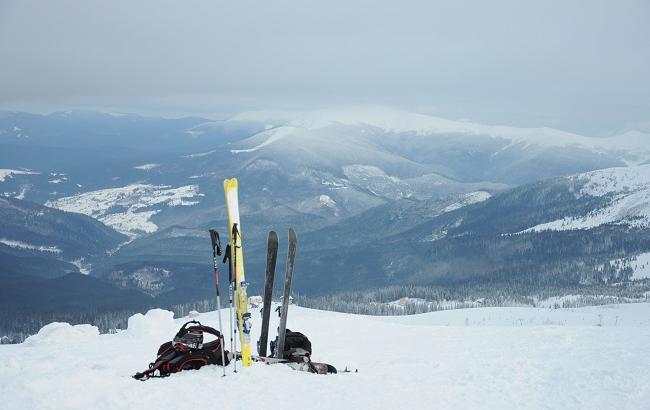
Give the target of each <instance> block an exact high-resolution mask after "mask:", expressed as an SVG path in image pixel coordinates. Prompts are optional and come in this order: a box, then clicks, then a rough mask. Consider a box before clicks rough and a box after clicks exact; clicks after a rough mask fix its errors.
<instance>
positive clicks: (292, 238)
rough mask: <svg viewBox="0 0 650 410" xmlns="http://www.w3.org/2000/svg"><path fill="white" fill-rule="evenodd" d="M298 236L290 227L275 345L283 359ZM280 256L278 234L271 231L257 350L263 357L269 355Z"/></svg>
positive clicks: (278, 354)
mask: <svg viewBox="0 0 650 410" xmlns="http://www.w3.org/2000/svg"><path fill="white" fill-rule="evenodd" d="M296 246H297V237H296V231H294V229H293V228H290V229H289V249H288V252H287V267H286V272H285V276H284V292H283V298H282V309H281V311H280V313H281V315H280V326H279V327H278V343H277V346H275V353H276V357H277V358H278V359H282V358H283V357H282V355H283V353H284V337H285V334H286V328H287V313H288V312H289V299H290V297H291V279H292V277H293V266H294V261H295V259H296ZM277 256H278V235H277V234H276V233H275V232H274V231H271V232H269V237H268V244H267V255H266V283H265V286H264V305H263V307H262V330H261V333H260V340H259V341H258V347H257V351H258V353H259V355H260V356H261V357H265V356H266V355H267V344H268V335H269V321H270V317H271V299H272V297H273V280H274V277H275V264H276V261H277Z"/></svg>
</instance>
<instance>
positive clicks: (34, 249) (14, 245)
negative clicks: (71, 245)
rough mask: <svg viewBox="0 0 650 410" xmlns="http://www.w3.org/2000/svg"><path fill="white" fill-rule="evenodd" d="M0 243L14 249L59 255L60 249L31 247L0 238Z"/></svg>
mask: <svg viewBox="0 0 650 410" xmlns="http://www.w3.org/2000/svg"><path fill="white" fill-rule="evenodd" d="M0 243H1V244H3V245H7V246H9V247H10V248H14V249H28V250H33V251H39V252H50V253H61V249H59V248H57V247H56V246H43V245H31V244H29V243H25V242H21V241H15V240H11V239H6V238H0Z"/></svg>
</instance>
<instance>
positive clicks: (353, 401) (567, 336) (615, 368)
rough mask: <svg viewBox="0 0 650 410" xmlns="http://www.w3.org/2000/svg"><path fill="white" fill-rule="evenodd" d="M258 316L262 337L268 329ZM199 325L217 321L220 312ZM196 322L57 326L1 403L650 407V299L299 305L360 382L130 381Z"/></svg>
mask: <svg viewBox="0 0 650 410" xmlns="http://www.w3.org/2000/svg"><path fill="white" fill-rule="evenodd" d="M225 312H226V311H224V313H225ZM254 318H255V319H256V322H255V328H254V329H255V332H254V335H253V340H257V338H258V335H257V333H256V332H257V331H258V330H259V325H260V321H261V320H258V319H259V315H257V313H256V314H255V315H254ZM198 319H199V320H201V321H202V322H203V323H204V324H207V325H211V326H216V325H217V316H216V313H215V312H209V313H204V314H201V315H200V316H199V318H198ZM224 319H227V314H225V315H224ZM184 320H185V319H176V320H174V319H172V315H171V313H169V312H166V311H162V310H153V311H150V312H149V313H147V315H144V316H143V315H135V316H134V317H132V318H131V319H130V321H129V329H128V330H126V331H123V332H121V333H118V334H115V335H99V334H98V332H97V329H96V328H94V327H92V326H88V325H79V326H69V325H66V324H51V325H48V326H46V327H44V328H43V329H42V330H41V331H40V332H39V334H38V335H36V336H33V337H31V338H29V339H28V340H27V341H26V342H25V343H23V344H21V345H5V346H0V397H2V406H0V407H3V408H7V409H18V408H21V409H23V408H24V409H31V408H38V409H68V408H75V409H89V408H93V409H129V408H133V409H136V408H137V409H143V408H164V409H175V408H183V407H185V406H192V407H200V408H207V407H214V408H224V409H251V408H253V409H266V408H269V409H270V408H291V409H295V408H309V409H341V408H343V409H366V408H367V409H407V408H410V409H413V408H444V409H449V408H452V409H467V408H489V409H509V408H533V409H538V408H554V409H556V408H567V409H569V408H570V409H574V408H584V409H612V408H617V409H621V408H629V409H637V408H648V403H650V383H649V382H648V375H649V374H650V342H649V341H650V303H638V304H627V305H610V306H600V307H589V308H580V309H541V308H477V309H465V310H453V311H444V312H434V313H427V314H422V315H414V316H407V317H405V316H400V317H369V316H356V315H349V314H341V313H333V312H324V311H317V310H310V309H305V308H299V307H295V306H293V307H292V308H291V310H290V313H289V325H288V326H289V328H291V329H292V330H299V331H301V332H303V333H305V334H306V335H307V336H309V338H310V340H311V341H312V346H313V349H314V355H313V356H314V360H315V361H323V362H328V363H332V364H334V365H335V366H337V367H338V368H339V369H340V370H342V369H344V368H345V367H346V366H348V368H350V369H353V370H354V369H359V372H358V373H340V374H338V375H327V376H318V375H312V374H308V373H301V372H295V371H293V370H291V369H289V368H288V367H286V366H283V365H273V366H266V365H262V364H258V363H254V364H253V366H252V368H249V369H243V370H240V371H239V372H238V373H237V374H233V373H232V368H229V369H228V372H227V377H225V378H222V377H221V368H219V367H217V366H209V367H205V368H203V369H201V370H198V371H188V372H183V373H180V374H176V375H172V376H171V377H169V378H165V379H151V380H148V381H146V382H139V381H136V380H133V379H132V378H130V376H131V375H132V374H134V373H135V372H136V371H141V370H144V369H145V368H146V367H147V364H148V363H149V362H150V361H152V360H153V359H154V356H155V352H156V350H157V348H158V346H159V345H160V344H161V343H163V342H164V341H166V340H169V339H170V338H171V337H172V336H173V335H174V334H175V332H176V331H177V330H178V327H179V326H180V324H182V323H183V321H184ZM226 323H227V320H226ZM271 328H272V329H273V328H275V324H274V323H272V326H271ZM239 365H240V363H238V366H239Z"/></svg>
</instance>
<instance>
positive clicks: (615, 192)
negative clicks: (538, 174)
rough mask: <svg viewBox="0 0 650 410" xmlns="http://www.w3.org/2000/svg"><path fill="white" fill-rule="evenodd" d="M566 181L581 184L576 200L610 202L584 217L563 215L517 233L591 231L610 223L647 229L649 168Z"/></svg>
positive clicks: (614, 170)
mask: <svg viewBox="0 0 650 410" xmlns="http://www.w3.org/2000/svg"><path fill="white" fill-rule="evenodd" d="M569 178H571V179H572V180H574V181H575V182H577V183H580V184H583V185H582V188H581V189H580V191H579V192H578V193H577V196H578V197H584V196H587V195H588V196H592V197H611V200H609V201H608V202H607V204H606V205H605V206H603V207H600V208H597V209H594V210H592V211H590V212H588V213H587V214H586V215H582V216H577V217H574V216H571V217H570V216H567V217H564V218H562V219H559V220H555V221H551V222H546V223H543V224H539V225H536V226H533V227H531V228H528V229H526V230H523V231H522V232H520V233H526V232H541V231H565V230H574V229H592V228H595V227H598V226H601V225H604V224H610V223H617V224H624V225H627V226H632V227H642V228H648V227H650V165H641V166H634V167H628V168H608V169H604V170H598V171H592V172H587V173H584V174H579V175H576V176H573V177H569Z"/></svg>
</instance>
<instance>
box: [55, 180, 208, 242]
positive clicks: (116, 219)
mask: <svg viewBox="0 0 650 410" xmlns="http://www.w3.org/2000/svg"><path fill="white" fill-rule="evenodd" d="M199 196H202V194H200V193H199V187H198V185H186V186H181V187H178V188H172V187H171V186H167V185H149V184H131V185H127V186H124V187H119V188H107V189H100V190H98V191H90V192H84V193H81V194H77V195H74V196H69V197H63V198H59V199H57V200H54V201H48V202H47V203H46V204H45V205H46V206H50V207H53V208H58V209H61V210H64V211H68V212H76V213H80V214H85V215H88V216H91V217H93V218H96V219H99V220H100V221H101V222H103V223H105V224H106V225H109V226H111V227H113V228H114V229H115V230H117V231H118V232H121V233H123V234H125V235H127V236H129V237H131V238H135V237H137V236H138V235H139V234H141V233H142V232H146V233H152V232H155V231H157V230H158V226H157V225H156V224H154V223H153V222H152V221H151V217H152V216H154V215H155V214H157V213H158V212H160V210H161V209H160V208H161V207H162V206H170V207H173V206H192V205H196V204H198V203H199V202H198V201H196V200H194V201H192V200H191V199H196V198H198V197H199ZM151 207H155V208H156V209H147V208H151Z"/></svg>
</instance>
